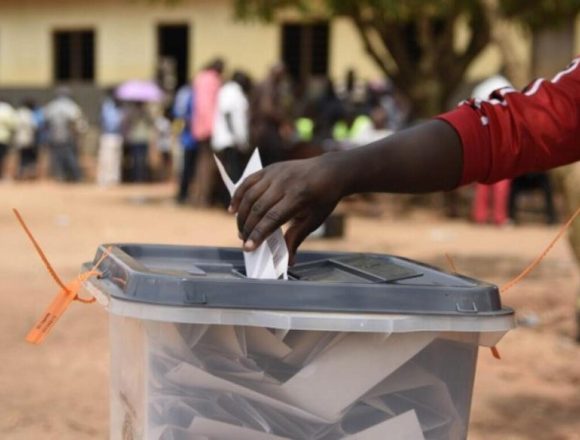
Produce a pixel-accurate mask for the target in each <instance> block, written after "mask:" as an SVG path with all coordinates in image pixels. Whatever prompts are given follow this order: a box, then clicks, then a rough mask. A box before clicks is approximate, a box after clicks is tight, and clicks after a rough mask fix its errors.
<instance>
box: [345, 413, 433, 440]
mask: <svg viewBox="0 0 580 440" xmlns="http://www.w3.org/2000/svg"><path fill="white" fill-rule="evenodd" d="M345 438H346V439H349V440H350V439H352V440H377V439H389V440H425V436H424V435H423V431H422V430H421V425H420V424H419V420H418V419H417V414H416V413H415V411H414V410H410V411H407V412H406V413H403V414H401V415H399V416H396V417H393V418H390V419H388V420H385V421H384V422H383V423H379V424H378V425H375V426H373V427H372V428H368V429H365V430H364V431H361V432H357V433H356V434H353V435H349V436H348V437H345Z"/></svg>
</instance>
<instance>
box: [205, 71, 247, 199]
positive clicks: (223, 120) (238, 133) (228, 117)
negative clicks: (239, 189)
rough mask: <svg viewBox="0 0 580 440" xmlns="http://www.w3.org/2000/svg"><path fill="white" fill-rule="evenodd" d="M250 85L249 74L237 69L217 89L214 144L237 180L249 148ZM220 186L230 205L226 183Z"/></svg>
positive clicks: (218, 154) (230, 172)
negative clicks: (228, 79) (229, 78)
mask: <svg viewBox="0 0 580 440" xmlns="http://www.w3.org/2000/svg"><path fill="white" fill-rule="evenodd" d="M250 88H251V81H250V78H249V76H248V75H246V74H245V73H243V72H240V71H236V72H234V74H233V75H232V79H231V80H230V81H228V82H227V83H226V84H224V85H223V86H222V88H221V89H220V91H219V93H218V103H217V109H216V115H215V119H214V125H213V136H212V147H213V151H214V153H215V154H216V155H217V157H218V158H219V160H220V161H221V162H222V164H223V165H224V168H225V169H226V171H227V173H228V175H229V176H230V177H231V179H232V180H233V181H234V182H235V181H237V180H239V178H240V177H242V173H243V172H244V165H245V162H246V161H245V157H244V156H245V155H246V153H248V152H249V149H250V147H249V144H248V129H249V127H248V124H249V116H248V112H249V103H248V93H249V92H250ZM221 189H222V191H221V193H220V194H219V199H220V201H221V203H222V204H223V205H224V207H226V208H227V206H228V204H229V199H230V195H229V193H228V192H227V191H226V189H225V188H224V187H223V186H222V187H221Z"/></svg>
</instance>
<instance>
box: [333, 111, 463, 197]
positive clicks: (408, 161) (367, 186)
mask: <svg viewBox="0 0 580 440" xmlns="http://www.w3.org/2000/svg"><path fill="white" fill-rule="evenodd" d="M328 156H329V157H328V158H327V160H331V161H338V162H340V164H339V166H340V167H341V168H342V170H343V171H344V186H343V188H342V192H343V194H344V195H345V196H346V195H349V194H353V193H361V192H391V193H423V192H432V191H442V190H450V189H453V188H455V187H456V186H457V185H458V183H459V181H460V180H461V174H462V167H463V160H462V146H461V141H460V139H459V136H458V135H457V133H456V132H455V130H454V129H453V128H452V127H451V126H450V125H449V124H447V123H446V122H443V121H439V120H433V121H429V122H426V123H424V124H421V125H418V126H416V127H413V128H410V129H407V130H403V131H400V132H398V133H396V134H394V135H391V136H389V137H387V138H385V139H382V140H380V141H377V142H374V143H372V144H370V145H368V146H366V147H362V148H358V149H354V150H350V151H347V152H343V153H337V154H336V155H335V157H334V158H333V157H330V156H333V155H328Z"/></svg>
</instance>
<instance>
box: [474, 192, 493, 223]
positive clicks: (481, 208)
mask: <svg viewBox="0 0 580 440" xmlns="http://www.w3.org/2000/svg"><path fill="white" fill-rule="evenodd" d="M488 203H489V185H482V184H481V183H476V184H475V195H474V197H473V211H472V216H473V220H474V221H475V222H476V223H485V222H487V215H488Z"/></svg>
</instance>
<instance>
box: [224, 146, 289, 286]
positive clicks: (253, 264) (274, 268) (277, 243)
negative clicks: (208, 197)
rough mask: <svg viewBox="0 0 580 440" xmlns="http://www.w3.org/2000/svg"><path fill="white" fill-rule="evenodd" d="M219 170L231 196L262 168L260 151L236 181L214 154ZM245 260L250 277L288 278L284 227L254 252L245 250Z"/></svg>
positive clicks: (254, 154) (254, 155)
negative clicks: (233, 180)
mask: <svg viewBox="0 0 580 440" xmlns="http://www.w3.org/2000/svg"><path fill="white" fill-rule="evenodd" d="M214 159H215V161H216V164H217V167H218V170H219V172H220V175H221V177H222V180H223V181H224V184H225V185H226V188H227V189H228V191H229V193H230V196H233V195H234V192H235V191H236V189H237V188H238V186H240V185H241V184H242V182H243V181H244V180H245V179H246V178H247V177H248V176H249V175H251V174H253V173H255V172H256V171H260V170H261V169H262V161H261V160H260V153H259V151H258V149H257V148H256V149H255V150H254V152H253V153H252V156H251V157H250V160H249V162H248V164H247V165H246V169H245V170H244V172H243V174H242V177H241V178H240V180H238V181H237V182H236V183H234V182H232V180H231V179H230V176H228V173H227V172H226V170H225V168H224V166H223V164H222V163H221V162H220V160H219V159H218V158H217V156H215V155H214ZM244 261H245V264H246V276H247V277H248V278H262V279H278V278H283V279H287V278H288V248H287V247H286V242H285V241H284V234H283V233H282V229H280V228H279V229H277V230H276V231H275V232H274V233H273V234H272V235H270V236H269V237H268V238H267V239H266V240H264V242H263V243H262V244H261V245H260V247H258V249H256V250H255V251H253V252H244Z"/></svg>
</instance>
